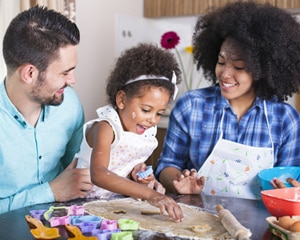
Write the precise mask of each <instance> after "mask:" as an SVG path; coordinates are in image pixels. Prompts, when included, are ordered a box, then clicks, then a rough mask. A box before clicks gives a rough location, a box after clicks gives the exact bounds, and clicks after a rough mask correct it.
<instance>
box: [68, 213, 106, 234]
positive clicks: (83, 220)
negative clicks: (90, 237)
mask: <svg viewBox="0 0 300 240" xmlns="http://www.w3.org/2000/svg"><path fill="white" fill-rule="evenodd" d="M101 221H102V218H101V217H98V216H91V215H85V216H70V223H71V224H72V225H74V226H77V227H79V228H80V230H81V232H83V233H91V232H92V230H93V229H96V228H99V226H100V224H101Z"/></svg>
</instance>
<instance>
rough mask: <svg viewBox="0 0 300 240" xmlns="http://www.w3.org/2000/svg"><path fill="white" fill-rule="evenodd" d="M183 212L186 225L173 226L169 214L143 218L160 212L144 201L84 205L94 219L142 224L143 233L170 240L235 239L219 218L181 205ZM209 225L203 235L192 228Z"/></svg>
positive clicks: (177, 224) (96, 202) (129, 199)
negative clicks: (151, 232) (122, 219)
mask: <svg viewBox="0 0 300 240" xmlns="http://www.w3.org/2000/svg"><path fill="white" fill-rule="evenodd" d="M179 205H180V207H181V208H182V210H183V214H184V220H183V222H173V221H171V220H169V219H168V216H167V214H165V215H161V214H149V215H148V214H146V215H145V214H142V212H143V211H147V212H154V213H155V212H158V211H159V209H158V208H156V207H153V206H152V205H150V204H149V203H147V202H145V201H139V200H135V199H133V198H120V199H114V200H109V201H107V200H98V201H94V202H89V203H86V204H84V208H85V211H86V212H87V213H89V214H91V215H96V216H100V217H102V218H105V219H109V220H118V219H121V218H126V219H131V220H135V221H137V222H139V223H140V225H139V227H140V229H144V230H151V231H155V232H160V233H164V234H165V235H167V236H170V237H175V236H176V237H181V238H189V239H232V238H231V236H230V235H229V233H228V232H227V231H226V229H225V228H224V227H223V225H222V223H221V222H220V220H219V218H218V216H216V215H213V214H210V213H207V212H205V211H201V210H200V209H199V208H197V207H191V206H188V205H185V204H179ZM205 224H208V225H209V226H210V227H211V229H210V230H209V231H207V232H204V233H196V232H194V231H193V230H192V227H193V226H200V225H205Z"/></svg>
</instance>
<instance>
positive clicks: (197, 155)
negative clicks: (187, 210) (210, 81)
mask: <svg viewBox="0 0 300 240" xmlns="http://www.w3.org/2000/svg"><path fill="white" fill-rule="evenodd" d="M266 106H267V115H268V121H269V125H270V128H271V129H270V132H271V136H270V134H269V129H268V125H267V121H266V115H265V114H264V104H263V100H261V99H259V98H256V100H255V102H254V104H253V106H252V107H251V108H250V109H249V110H248V112H247V113H246V114H245V115H244V116H243V117H242V118H241V120H240V122H238V119H237V116H236V115H235V113H234V112H233V110H232V108H231V106H230V104H229V102H228V100H226V99H225V98H223V97H222V95H221V92H220V88H219V87H218V86H215V87H208V88H204V89H197V90H192V91H189V92H186V93H185V94H184V95H183V96H182V97H181V98H180V99H178V101H177V102H176V104H175V106H174V108H173V110H172V112H171V115H170V119H169V125H168V131H167V135H166V138H165V142H164V147H163V151H162V154H161V156H160V159H159V161H158V164H157V167H156V171H155V175H156V177H158V175H159V173H160V172H161V171H162V170H163V169H164V168H166V167H175V168H178V169H179V170H183V169H191V168H195V169H197V170H198V169H200V167H201V166H202V164H203V163H204V161H205V160H206V158H207V157H208V156H209V154H210V153H211V151H212V150H213V148H214V146H215V144H216V142H217V141H218V139H219V137H220V120H221V117H222V111H223V109H224V114H225V115H224V122H223V138H224V139H227V140H230V141H234V142H238V143H241V144H245V145H250V146H255V147H272V142H271V138H272V141H273V143H274V158H275V159H274V165H275V166H292V165H293V166H300V147H299V145H298V144H299V143H300V114H299V113H298V111H297V110H296V109H295V108H294V107H292V106H291V105H290V104H288V103H285V102H283V103H279V102H277V100H273V101H266Z"/></svg>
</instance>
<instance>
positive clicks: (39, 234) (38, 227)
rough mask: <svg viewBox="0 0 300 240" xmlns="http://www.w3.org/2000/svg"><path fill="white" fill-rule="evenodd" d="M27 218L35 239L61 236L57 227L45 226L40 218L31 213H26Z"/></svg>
mask: <svg viewBox="0 0 300 240" xmlns="http://www.w3.org/2000/svg"><path fill="white" fill-rule="evenodd" d="M25 219H26V221H27V224H28V226H29V228H30V232H31V234H32V236H33V237H34V238H35V239H56V238H59V237H60V234H59V231H58V229H57V228H48V227H45V226H44V224H43V223H42V222H41V221H40V220H39V219H36V218H33V217H31V216H29V215H26V216H25Z"/></svg>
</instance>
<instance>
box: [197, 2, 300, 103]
mask: <svg viewBox="0 0 300 240" xmlns="http://www.w3.org/2000/svg"><path fill="white" fill-rule="evenodd" d="M228 37H230V38H232V39H234V40H235V41H236V42H237V43H238V44H239V46H238V47H239V49H242V50H243V53H242V58H243V60H244V61H245V63H246V70H247V71H248V72H249V73H251V74H252V76H253V80H254V89H255V92H256V95H257V96H258V97H260V98H262V99H272V98H273V97H274V96H275V97H277V98H278V100H279V101H283V100H286V99H287V98H288V96H292V94H293V93H296V92H298V88H299V82H300V24H299V23H298V22H297V20H296V19H295V18H294V17H293V16H292V15H291V14H289V13H288V12H286V11H285V10H282V9H279V8H276V7H274V6H272V5H270V4H257V3H254V2H253V1H247V2H245V1H238V2H234V3H229V4H227V5H225V6H224V7H222V8H219V9H216V10H215V11H212V12H210V13H208V14H206V15H204V16H203V17H199V18H198V20H197V23H196V26H195V32H194V34H193V48H194V51H193V56H194V60H195V62H196V64H197V69H200V68H202V69H203V71H204V74H205V77H206V78H207V79H208V80H209V81H212V82H213V83H214V84H216V83H217V78H216V75H215V66H216V63H217V60H218V54H219V50H220V47H221V45H222V43H223V41H224V40H225V38H228Z"/></svg>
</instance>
